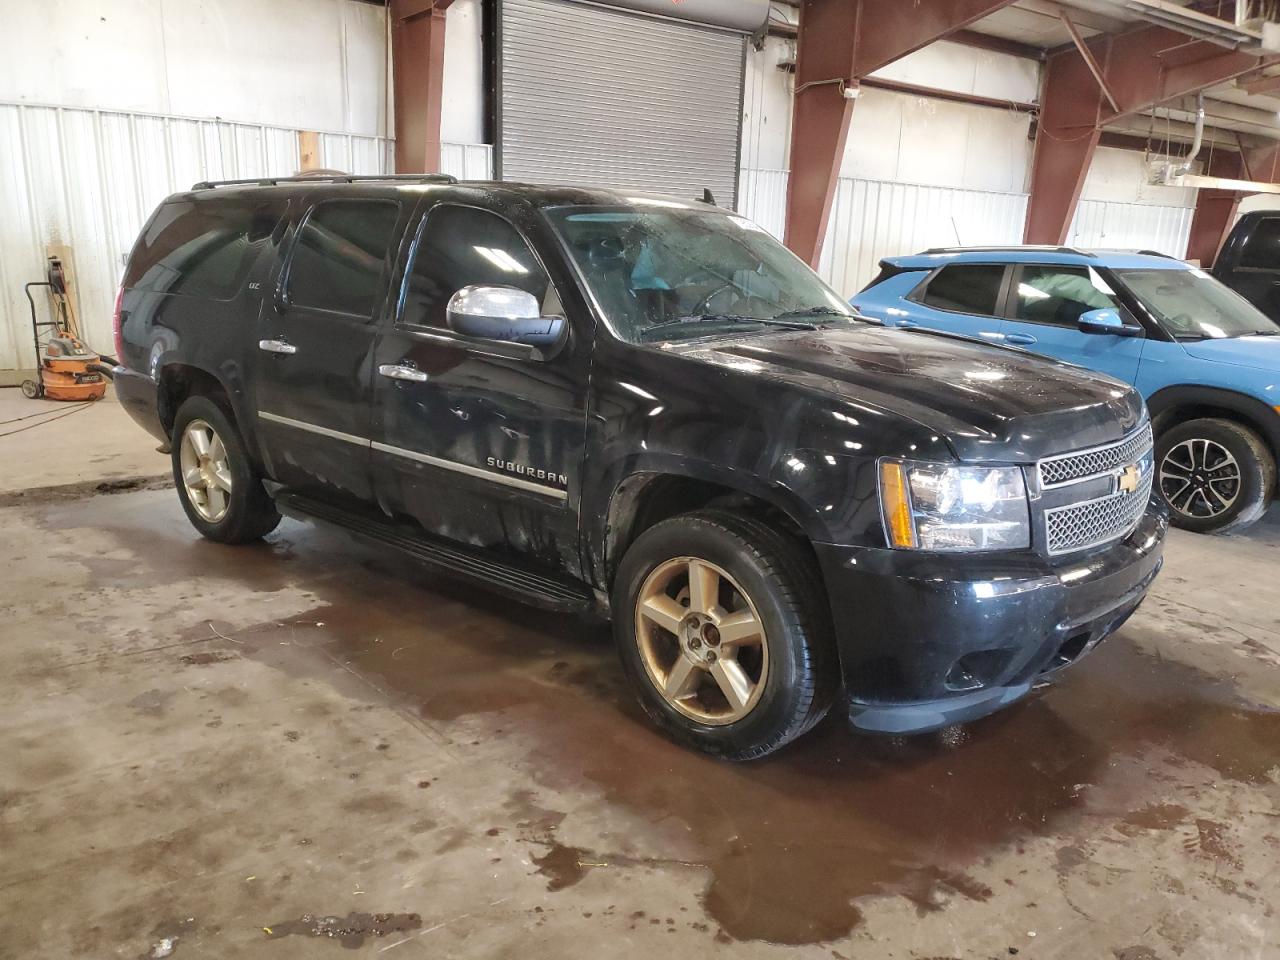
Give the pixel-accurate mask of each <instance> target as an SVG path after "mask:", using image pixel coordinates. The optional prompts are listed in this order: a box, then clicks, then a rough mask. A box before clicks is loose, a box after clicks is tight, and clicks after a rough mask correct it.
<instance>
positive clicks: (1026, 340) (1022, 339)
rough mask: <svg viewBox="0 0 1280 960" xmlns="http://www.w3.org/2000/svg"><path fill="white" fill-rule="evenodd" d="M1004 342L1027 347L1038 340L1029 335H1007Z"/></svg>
mask: <svg viewBox="0 0 1280 960" xmlns="http://www.w3.org/2000/svg"><path fill="white" fill-rule="evenodd" d="M1004 342H1005V343H1016V344H1019V345H1021V346H1027V345H1029V344H1032V343H1035V342H1036V338H1035V337H1033V336H1032V335H1031V334H1029V333H1006V334H1005V335H1004Z"/></svg>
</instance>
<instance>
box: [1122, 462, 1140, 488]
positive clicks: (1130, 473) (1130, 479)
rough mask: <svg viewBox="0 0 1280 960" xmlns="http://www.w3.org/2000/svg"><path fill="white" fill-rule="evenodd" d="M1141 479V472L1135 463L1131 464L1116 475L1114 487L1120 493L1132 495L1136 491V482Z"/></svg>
mask: <svg viewBox="0 0 1280 960" xmlns="http://www.w3.org/2000/svg"><path fill="white" fill-rule="evenodd" d="M1141 478H1142V471H1141V470H1139V469H1138V465H1137V464H1136V463H1131V464H1129V465H1128V466H1126V467H1125V468H1124V469H1123V470H1121V471H1120V472H1119V473H1118V474H1117V475H1116V487H1117V488H1119V490H1120V492H1121V493H1134V492H1136V491H1137V489H1138V481H1139V480H1140V479H1141Z"/></svg>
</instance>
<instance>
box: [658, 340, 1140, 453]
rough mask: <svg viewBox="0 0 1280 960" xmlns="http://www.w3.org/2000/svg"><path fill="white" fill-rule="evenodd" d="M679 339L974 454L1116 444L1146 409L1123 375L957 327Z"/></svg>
mask: <svg viewBox="0 0 1280 960" xmlns="http://www.w3.org/2000/svg"><path fill="white" fill-rule="evenodd" d="M668 349H670V350H672V351H675V352H679V353H681V354H682V355H685V356H688V357H691V358H694V359H699V360H702V361H705V362H707V363H712V364H716V365H718V366H721V367H725V368H728V369H731V370H734V371H736V372H738V373H739V374H743V375H750V376H757V377H765V378H768V379H769V380H772V381H774V382H783V383H788V384H793V385H796V386H798V387H802V388H805V389H807V390H809V391H813V392H820V393H823V394H827V395H830V396H834V397H836V398H838V399H842V400H849V401H852V402H857V403H861V404H869V405H872V406H875V407H878V408H880V409H882V410H885V411H887V412H890V413H894V414H898V415H899V416H903V417H906V418H909V419H911V420H914V421H915V422H917V423H918V424H920V425H922V426H924V427H927V428H928V429H929V430H930V431H932V432H935V433H940V434H942V435H943V436H945V437H946V439H947V441H948V442H949V443H950V445H951V448H952V450H953V451H954V452H955V454H956V456H957V457H959V458H960V459H961V460H965V461H970V462H984V461H985V462H1006V463H1008V462H1013V463H1031V462H1033V461H1035V460H1039V459H1040V458H1042V457H1044V456H1049V455H1052V454H1056V453H1064V452H1066V451H1069V450H1078V449H1082V448H1084V447H1092V446H1097V445H1099V444H1105V443H1110V442H1112V441H1114V440H1119V439H1120V438H1121V437H1123V436H1124V435H1125V434H1127V433H1128V432H1129V431H1131V430H1133V428H1134V427H1136V426H1137V425H1138V424H1139V423H1140V422H1141V420H1142V418H1143V416H1144V415H1145V408H1144V405H1143V402H1142V398H1141V397H1140V396H1139V395H1138V393H1137V392H1136V391H1134V390H1133V389H1132V388H1131V387H1129V386H1128V385H1127V384H1124V383H1121V382H1120V381H1118V380H1114V379H1112V378H1111V377H1107V376H1104V375H1102V374H1096V373H1091V372H1090V371H1088V370H1085V369H1083V368H1081V367H1075V366H1071V365H1070V364H1065V363H1059V362H1057V361H1054V360H1046V359H1044V358H1041V357H1037V356H1035V355H1034V354H1031V353H1026V352H1024V351H1021V350H1011V349H1007V348H1001V347H992V346H988V345H986V344H983V343H979V342H976V341H973V340H969V339H967V338H964V337H957V336H952V335H947V334H938V333H928V332H921V331H914V330H903V329H900V328H893V327H880V326H876V325H872V324H857V325H855V326H850V327H847V328H839V329H825V330H815V331H798V332H796V333H789V334H782V335H775V336H766V337H759V338H751V339H742V340H736V341H733V342H726V341H720V342H718V343H715V344H710V345H709V344H707V343H706V342H703V343H700V344H678V343H677V344H672V345H670V346H669V347H668Z"/></svg>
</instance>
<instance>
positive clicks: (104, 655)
mask: <svg viewBox="0 0 1280 960" xmlns="http://www.w3.org/2000/svg"><path fill="white" fill-rule="evenodd" d="M102 409H103V410H104V411H106V410H108V409H109V408H106V407H104V408H102ZM83 416H88V414H79V415H77V416H74V417H69V418H67V419H66V420H64V421H61V422H60V423H59V424H55V425H52V426H50V427H47V428H41V430H40V431H31V432H32V433H37V432H40V433H43V434H44V435H43V436H42V437H41V438H40V442H41V443H42V444H44V445H45V448H46V449H47V450H48V451H49V452H50V454H51V455H52V454H56V453H58V451H59V450H63V451H67V452H70V451H71V450H72V448H73V447H74V445H75V444H76V443H78V442H80V441H81V440H82V439H83V438H82V435H81V431H78V430H72V429H66V428H68V427H71V426H72V425H76V424H77V419H78V418H79V417H83ZM0 419H3V417H0ZM83 424H84V421H81V422H80V424H79V426H83ZM117 426H119V425H118V424H113V425H112V427H111V428H112V429H115V427H117ZM125 426H127V425H125ZM46 431H47V432H46ZM0 432H3V427H0ZM120 435H121V436H130V437H131V438H132V439H131V440H130V441H129V444H128V445H129V449H127V450H125V449H122V450H121V451H119V453H120V457H121V458H122V459H121V464H123V463H133V460H132V459H130V458H133V457H135V456H137V457H141V453H142V452H145V451H148V450H150V448H151V446H152V444H151V443H150V441H149V440H148V439H147V438H146V437H145V436H144V435H143V434H142V433H141V431H136V430H135V431H133V433H132V434H129V433H127V431H122V432H121V434H120ZM28 439H30V438H28ZM11 442H12V441H11V440H7V439H6V438H3V437H0V481H2V482H3V483H4V484H5V485H6V486H11V485H12V483H13V482H14V474H13V468H14V466H15V462H14V459H13V458H12V453H11V451H12V447H9V446H6V444H7V443H11ZM153 457H154V463H153V464H152V465H151V468H150V469H152V470H153V471H154V472H159V471H161V470H163V468H164V459H163V458H161V457H159V456H155V455H153ZM139 462H143V463H145V461H141V460H140V461H139ZM121 464H107V465H106V466H107V467H109V468H111V469H115V468H117V467H119V469H121V470H125V468H124V467H123V466H121ZM19 466H20V468H21V469H23V470H28V472H27V473H24V474H22V476H24V477H26V479H25V480H24V481H22V482H25V483H27V484H29V485H30V486H33V487H47V486H49V485H50V481H48V480H45V479H44V478H43V477H42V476H41V475H39V474H38V472H36V471H30V470H29V469H28V467H27V466H25V465H19ZM102 466H103V465H102V464H88V465H86V466H85V467H84V468H83V469H82V471H81V474H82V475H80V476H79V477H77V478H75V479H73V480H71V481H66V482H70V483H72V484H74V485H73V486H71V487H63V488H61V489H60V490H44V491H42V492H39V493H35V494H29V495H27V496H24V497H17V498H15V497H10V498H8V499H7V500H2V501H0V503H5V504H7V505H6V506H3V507H0V530H3V542H4V544H5V547H6V554H7V556H6V560H7V562H6V563H5V565H4V567H3V569H2V570H0V731H3V732H0V756H2V757H3V758H4V759H3V763H2V764H0V903H2V904H3V909H2V910H0V957H5V958H9V957H13V958H27V957H95V958H102V957H123V958H131V960H132V958H141V957H151V956H156V957H159V956H164V955H166V954H167V953H168V952H170V951H171V954H172V955H173V956H174V957H178V958H194V957H211V958H219V960H224V958H235V957H255V958H259V957H262V958H273V960H274V958H282V960H283V958H293V957H308V958H313V957H323V956H334V957H339V956H367V957H375V956H376V957H382V956H384V955H385V956H386V957H387V958H388V960H399V958H411V957H424V958H425V957H434V958H439V957H477V958H478V957H484V958H493V957H520V958H522V960H524V958H530V957H556V958H563V957H609V958H615V957H626V958H631V957H634V958H642V957H643V958H651V957H654V956H656V955H658V954H659V952H661V953H663V954H666V955H670V956H673V957H686V956H695V955H696V956H700V957H702V956H707V957H712V956H724V957H730V956H732V957H735V958H736V957H831V958H836V960H852V958H876V960H883V958H903V960H906V958H913V960H925V958H929V960H940V958H941V960H945V958H962V960H974V958H977V960H988V958H997V957H998V958H1009V957H1011V956H1015V955H1016V956H1017V957H1018V958H1019V960H1028V958H1034V960H1049V958H1063V960H1067V958H1069V960H1081V958H1105V960H1112V958H1118V960H1153V958H1159V960H1174V958H1186V960H1194V958H1215V960H1216V958H1226V957H1230V958H1232V960H1243V958H1274V957H1277V956H1280V917H1277V916H1276V915H1275V913H1274V912H1273V911H1274V910H1275V909H1276V906H1277V905H1280V712H1277V707H1278V706H1280V595H1278V594H1277V591H1276V589H1275V588H1274V582H1275V573H1274V568H1273V567H1272V563H1273V562H1275V560H1276V558H1277V556H1278V554H1277V549H1278V547H1280V516H1278V515H1277V513H1276V511H1273V513H1272V516H1271V517H1270V518H1269V519H1268V520H1267V521H1266V522H1264V523H1263V524H1262V525H1260V526H1259V527H1256V528H1255V529H1254V530H1253V531H1252V532H1250V533H1249V534H1248V535H1245V536H1241V537H1236V538H1231V539H1222V538H1202V537H1194V536H1190V535H1183V534H1178V533H1175V535H1174V536H1173V537H1172V540H1171V542H1170V544H1169V549H1168V564H1167V566H1166V570H1165V572H1164V574H1163V575H1162V577H1161V579H1160V580H1159V581H1158V584H1157V587H1156V589H1155V592H1154V595H1153V596H1152V597H1151V599H1150V600H1149V601H1148V603H1147V604H1146V606H1144V608H1143V609H1142V610H1141V611H1140V613H1139V614H1138V615H1137V616H1136V617H1135V618H1134V619H1133V620H1132V621H1131V623H1130V624H1129V625H1128V626H1126V627H1125V629H1124V630H1123V631H1122V632H1121V633H1120V634H1118V635H1117V636H1116V637H1114V638H1112V639H1111V640H1110V641H1108V642H1107V643H1106V644H1104V645H1103V646H1102V647H1101V648H1100V649H1099V650H1098V651H1097V652H1096V653H1095V654H1093V655H1092V656H1091V657H1089V658H1088V659H1086V660H1085V661H1084V662H1082V663H1081V664H1080V665H1079V666H1078V667H1077V668H1075V669H1074V670H1073V671H1070V672H1069V673H1068V674H1067V676H1066V677H1065V678H1064V680H1063V682H1062V683H1061V684H1060V685H1059V686H1057V687H1055V688H1053V689H1052V690H1050V691H1048V692H1046V693H1044V694H1043V695H1040V696H1038V697H1037V698H1035V699H1034V700H1032V701H1029V702H1026V703H1024V704H1021V705H1019V706H1016V707H1014V708H1013V709H1011V710H1009V711H1007V712H1005V713H1004V714H1001V715H999V716H996V717H993V718H990V719H989V720H987V721H984V722H982V723H978V724H975V725H973V726H972V727H970V728H968V729H966V730H965V731H963V732H962V733H961V734H959V735H957V736H953V737H946V738H944V737H931V738H926V739H923V740H917V741H912V742H906V743H895V742H886V741H874V740H866V739H858V738H855V737H853V736H852V735H850V734H849V733H847V732H846V731H845V730H844V729H843V728H842V727H841V725H840V724H839V723H838V722H834V721H829V722H827V723H826V724H824V725H823V726H822V727H820V728H819V729H818V730H817V731H815V733H814V734H813V735H811V736H809V737H808V738H807V739H806V740H804V741H802V742H801V743H799V744H797V745H795V746H794V747H793V748H791V749H788V750H786V751H784V752H783V753H781V754H780V755H778V756H776V757H775V758H773V759H770V760H768V761H765V762H761V763H756V764H752V765H745V766H734V765H726V764H721V763H715V762H712V761H709V760H705V759H703V758H701V757H698V756H695V755H692V754H690V753H687V752H684V751H681V750H680V749H678V748H676V747H674V746H672V745H670V744H668V743H667V742H666V741H665V740H663V739H662V738H661V737H659V736H658V735H656V734H655V733H654V732H653V731H652V730H651V729H650V728H649V727H648V726H647V725H646V724H645V722H644V721H643V719H642V717H641V716H640V714H639V711H638V710H637V708H636V707H635V706H633V704H632V701H631V699H630V697H629V695H628V693H627V691H626V690H625V689H624V688H623V687H622V685H621V682H620V677H619V671H618V668H617V666H616V662H615V659H614V655H613V652H612V650H611V649H610V647H609V644H608V638H607V633H606V632H605V631H603V630H601V629H600V628H599V627H593V626H589V625H585V624H582V623H580V622H579V621H577V620H574V619H569V618H563V617H556V616H550V615H544V614H540V613H537V612H535V611H530V610H527V609H522V608H519V607H516V606H513V605H511V604H509V603H507V602H505V601H501V600H496V599H493V598H491V597H489V596H488V595H486V594H484V593H482V592H480V591H477V590H472V589H468V588H460V587H458V586H456V585H454V584H451V583H449V582H447V581H444V580H436V579H433V578H431V577H429V576H426V575H424V574H422V573H421V572H419V571H417V570H415V569H414V568H412V567H411V566H409V565H408V564H406V563H405V562H403V561H402V560H401V559H400V558H399V557H397V556H394V555H390V554H386V553H380V552H377V551H375V550H373V549H371V548H368V547H363V546H360V545H358V544H357V543H355V542H354V541H351V540H349V539H348V538H346V537H345V536H344V535H342V534H339V533H336V532H332V531H328V530H322V529H317V528H312V527H308V526H304V525H301V524H296V523H293V522H286V523H285V524H283V525H282V526H281V527H280V529H279V530H278V531H277V532H276V533H275V534H273V535H272V536H271V538H270V539H269V542H267V543H264V544H262V545H257V546H252V547H240V548H231V547H222V546H218V545H215V544H212V543H208V542H205V541H202V540H200V539H199V538H198V537H197V536H196V535H195V533H194V532H193V531H192V530H191V528H190V527H189V526H188V524H187V523H186V521H185V519H184V517H183V515H182V512H181V510H180V508H179V506H178V501H177V499H176V496H175V494H174V493H173V491H172V490H169V489H158V490H157V489H140V490H138V489H135V490H131V491H128V492H122V493H114V494H99V493H96V492H95V487H94V484H93V480H94V479H95V476H96V471H98V470H99V469H100V468H102ZM51 467H52V465H51ZM135 469H136V470H142V469H143V468H142V467H133V466H130V467H128V470H135ZM64 472H65V468H64ZM326 918H334V919H326ZM316 938H320V939H321V940H323V941H336V942H317V939H316ZM344 947H347V948H350V952H348V951H346V950H344V949H343V948H344Z"/></svg>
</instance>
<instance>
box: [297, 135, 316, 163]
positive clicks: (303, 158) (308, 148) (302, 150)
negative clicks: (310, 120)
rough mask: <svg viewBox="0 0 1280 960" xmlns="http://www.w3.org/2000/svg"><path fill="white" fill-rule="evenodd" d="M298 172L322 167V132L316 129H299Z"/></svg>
mask: <svg viewBox="0 0 1280 960" xmlns="http://www.w3.org/2000/svg"><path fill="white" fill-rule="evenodd" d="M298 162H299V164H300V166H299V169H298V172H299V173H306V172H307V171H308V170H319V169H320V134H318V133H316V132H315V131H314V130H299V131H298Z"/></svg>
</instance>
